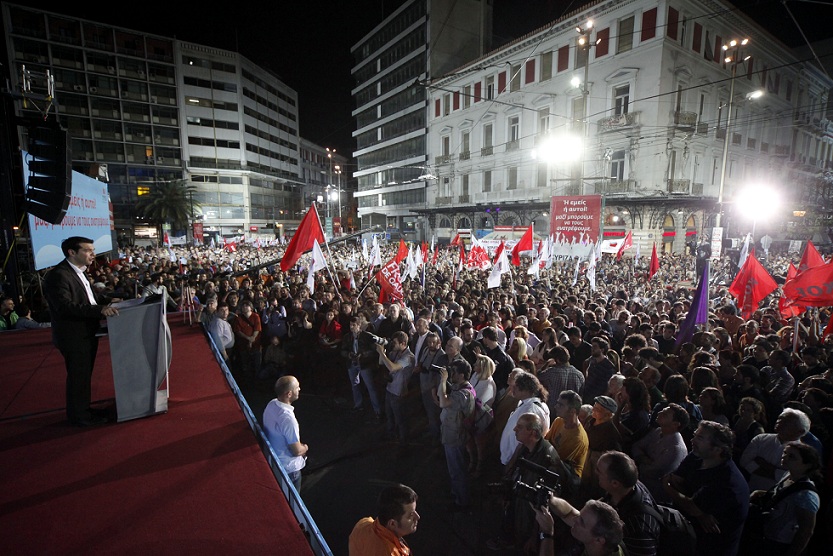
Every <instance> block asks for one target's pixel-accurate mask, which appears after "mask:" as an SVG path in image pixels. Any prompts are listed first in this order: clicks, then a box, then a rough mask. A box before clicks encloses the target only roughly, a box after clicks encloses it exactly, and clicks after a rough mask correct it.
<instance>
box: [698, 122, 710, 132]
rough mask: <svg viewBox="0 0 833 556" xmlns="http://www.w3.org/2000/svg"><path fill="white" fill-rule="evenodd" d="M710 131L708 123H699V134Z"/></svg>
mask: <svg viewBox="0 0 833 556" xmlns="http://www.w3.org/2000/svg"><path fill="white" fill-rule="evenodd" d="M708 133H709V124H707V123H702V122H701V123H699V124H697V134H698V135H707V134H708Z"/></svg>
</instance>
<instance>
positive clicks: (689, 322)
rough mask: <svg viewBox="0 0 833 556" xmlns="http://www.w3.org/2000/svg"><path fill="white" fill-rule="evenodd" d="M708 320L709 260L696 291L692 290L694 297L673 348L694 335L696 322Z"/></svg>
mask: <svg viewBox="0 0 833 556" xmlns="http://www.w3.org/2000/svg"><path fill="white" fill-rule="evenodd" d="M708 322H709V262H708V261H706V265H705V266H704V267H703V275H702V276H701V277H700V283H699V284H697V291H695V292H694V299H692V300H691V309H689V311H688V314H687V315H686V317H685V320H684V321H683V323H682V324H681V325H680V331H679V333H678V334H677V342H676V344H675V346H674V347H675V349H677V348H679V347H680V346H681V345H683V344H684V343H685V342H690V341H691V339H692V338H693V337H694V332H695V331H696V330H697V325H698V324H707V323H708Z"/></svg>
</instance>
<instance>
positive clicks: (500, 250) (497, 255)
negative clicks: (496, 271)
mask: <svg viewBox="0 0 833 556" xmlns="http://www.w3.org/2000/svg"><path fill="white" fill-rule="evenodd" d="M504 249H506V242H505V241H503V240H500V245H498V246H497V249H496V250H495V258H494V260H493V262H492V264H493V265H495V266H497V261H498V259H499V258H500V254H501V253H503V250H504Z"/></svg>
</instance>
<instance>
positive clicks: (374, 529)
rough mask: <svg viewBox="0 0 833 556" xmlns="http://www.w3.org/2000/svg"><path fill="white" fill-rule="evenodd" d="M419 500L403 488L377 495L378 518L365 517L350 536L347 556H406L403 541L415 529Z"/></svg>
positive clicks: (392, 488) (409, 550)
mask: <svg viewBox="0 0 833 556" xmlns="http://www.w3.org/2000/svg"><path fill="white" fill-rule="evenodd" d="M417 500H418V496H417V494H416V492H414V491H413V489H411V488H409V487H406V486H405V485H393V486H389V487H387V488H385V490H383V491H382V493H381V494H380V495H379V500H378V503H377V517H376V519H373V518H372V517H364V518H362V519H360V520H359V522H358V523H356V526H355V527H353V532H352V533H350V556H408V555H410V554H411V549H410V548H409V547H408V545H407V544H406V543H405V539H404V537H406V536H407V535H410V534H411V533H413V532H414V531H416V529H417V524H418V523H419V514H418V513H417V511H416V504H417Z"/></svg>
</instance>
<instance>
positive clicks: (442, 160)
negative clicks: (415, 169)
mask: <svg viewBox="0 0 833 556" xmlns="http://www.w3.org/2000/svg"><path fill="white" fill-rule="evenodd" d="M450 162H451V155H448V154H441V155H440V156H435V157H434V164H449V163H450Z"/></svg>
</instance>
